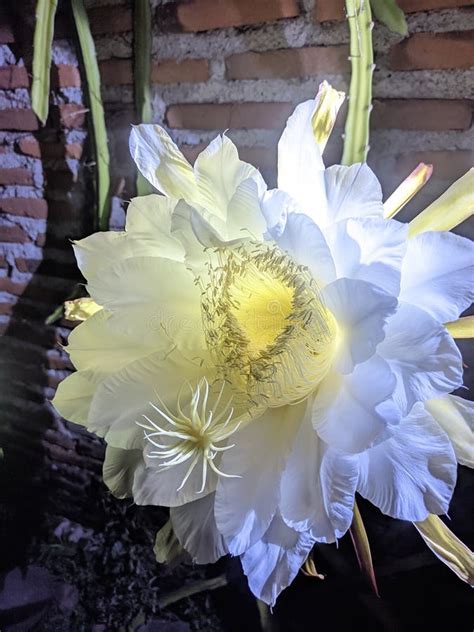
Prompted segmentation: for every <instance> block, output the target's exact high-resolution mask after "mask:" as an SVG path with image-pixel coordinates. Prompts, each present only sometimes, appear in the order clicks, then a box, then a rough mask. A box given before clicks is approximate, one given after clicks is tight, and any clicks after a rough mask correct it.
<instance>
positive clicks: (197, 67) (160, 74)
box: [151, 59, 209, 83]
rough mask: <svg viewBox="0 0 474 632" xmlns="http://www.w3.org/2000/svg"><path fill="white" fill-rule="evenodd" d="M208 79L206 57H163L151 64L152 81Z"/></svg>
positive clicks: (190, 81) (187, 81)
mask: <svg viewBox="0 0 474 632" xmlns="http://www.w3.org/2000/svg"><path fill="white" fill-rule="evenodd" d="M208 79H209V62H208V61H207V59H183V61H178V60H176V59H163V60H162V61H155V62H153V63H152V65H151V81H152V82H153V83H185V82H186V83H199V82H200V81H207V80H208Z"/></svg>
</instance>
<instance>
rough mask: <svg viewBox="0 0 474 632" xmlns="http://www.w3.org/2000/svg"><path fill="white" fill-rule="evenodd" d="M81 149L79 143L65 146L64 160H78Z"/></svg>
mask: <svg viewBox="0 0 474 632" xmlns="http://www.w3.org/2000/svg"><path fill="white" fill-rule="evenodd" d="M82 150H83V147H82V145H81V144H79V143H71V144H70V145H66V158H74V159H75V160H80V159H81V156H82Z"/></svg>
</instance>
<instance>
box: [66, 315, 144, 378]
mask: <svg viewBox="0 0 474 632" xmlns="http://www.w3.org/2000/svg"><path fill="white" fill-rule="evenodd" d="M110 315H111V314H110V312H107V310H105V309H102V310H100V312H96V313H95V314H93V315H92V316H90V317H89V318H88V319H87V320H85V321H84V322H83V323H81V324H80V325H78V326H77V327H75V328H74V329H73V330H72V331H71V333H70V334H69V338H68V345H67V347H66V351H67V352H68V354H69V357H70V358H71V361H72V363H73V364H74V366H75V367H76V369H79V370H82V369H90V370H92V371H96V372H97V373H100V374H107V373H114V372H115V371H119V370H120V369H122V368H123V367H124V366H126V365H127V364H129V363H130V362H134V361H135V360H138V359H139V358H142V357H144V356H147V355H149V353H150V349H149V348H148V347H147V346H146V345H143V344H139V343H137V341H136V340H135V339H134V338H130V337H129V336H126V335H125V334H121V333H119V332H116V331H113V330H112V329H110V328H109V327H108V326H107V321H108V319H109V318H110Z"/></svg>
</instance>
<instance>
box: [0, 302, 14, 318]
mask: <svg viewBox="0 0 474 632" xmlns="http://www.w3.org/2000/svg"><path fill="white" fill-rule="evenodd" d="M14 306H15V304H14V303H0V315H1V316H11V315H12V312H13V308H14Z"/></svg>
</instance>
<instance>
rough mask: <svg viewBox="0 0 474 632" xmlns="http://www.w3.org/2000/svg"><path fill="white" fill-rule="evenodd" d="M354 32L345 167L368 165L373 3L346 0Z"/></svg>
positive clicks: (361, 0) (351, 35)
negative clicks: (360, 164) (358, 163)
mask: <svg viewBox="0 0 474 632" xmlns="http://www.w3.org/2000/svg"><path fill="white" fill-rule="evenodd" d="M346 12H347V19H348V21H349V31H350V59H351V67H352V74H351V85H350V89H349V111H348V114H347V120H346V127H345V132H344V152H343V156H342V164H344V165H351V164H353V163H355V162H364V161H365V160H366V158H367V153H368V151H369V120H370V111H371V110H372V75H373V72H374V53H373V48H372V28H373V22H372V13H371V10H370V3H369V0H346Z"/></svg>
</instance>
